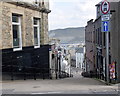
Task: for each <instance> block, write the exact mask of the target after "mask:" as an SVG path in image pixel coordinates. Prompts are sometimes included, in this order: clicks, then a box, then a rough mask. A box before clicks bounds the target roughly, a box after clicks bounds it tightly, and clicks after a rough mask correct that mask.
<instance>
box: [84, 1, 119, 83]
mask: <svg viewBox="0 0 120 96" xmlns="http://www.w3.org/2000/svg"><path fill="white" fill-rule="evenodd" d="M119 5H120V1H118V2H110V25H111V26H110V32H109V67H110V65H111V64H113V63H115V78H114V79H111V78H110V77H109V79H110V81H111V82H116V83H117V82H120V69H119V68H120V64H119V62H120V53H119V49H120V44H119V36H120V34H119V33H120V32H119V30H120V29H119V25H120V24H119V19H120V10H119V9H120V8H119V7H120V6H119ZM100 7H101V2H100V3H98V4H97V5H96V8H97V10H96V11H97V14H96V19H95V21H94V22H93V20H90V21H88V24H87V26H86V38H87V39H86V63H88V64H89V65H90V64H91V63H90V62H88V61H90V60H88V58H90V57H94V58H92V59H91V60H93V61H94V62H92V65H90V66H91V67H93V65H94V67H93V69H95V70H96V77H97V78H99V79H103V80H106V79H107V78H106V75H107V70H106V33H105V32H101V14H102V13H101V11H100ZM93 27H94V28H93ZM90 31H91V32H92V31H93V34H91V35H89V34H90V33H89V32H90ZM90 36H91V37H94V42H93V43H91V44H90V43H88V40H89V38H90ZM89 44H90V45H89ZM91 46H93V54H91V56H88V54H89V55H90V52H89V51H90V48H91ZM88 64H87V65H88ZM87 68H88V67H87ZM90 70H91V69H90V68H88V70H87V71H90ZM109 73H110V69H109Z"/></svg>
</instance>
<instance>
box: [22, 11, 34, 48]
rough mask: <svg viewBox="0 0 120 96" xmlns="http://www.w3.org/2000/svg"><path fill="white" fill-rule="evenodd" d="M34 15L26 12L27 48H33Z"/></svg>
mask: <svg viewBox="0 0 120 96" xmlns="http://www.w3.org/2000/svg"><path fill="white" fill-rule="evenodd" d="M32 18H33V16H32V13H31V12H29V11H25V21H23V22H25V41H24V42H25V46H33V44H34V43H33V38H34V36H33V21H32Z"/></svg>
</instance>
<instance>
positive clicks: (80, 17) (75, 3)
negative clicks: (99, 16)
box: [49, 0, 101, 30]
mask: <svg viewBox="0 0 120 96" xmlns="http://www.w3.org/2000/svg"><path fill="white" fill-rule="evenodd" d="M49 1H50V10H51V13H50V14H49V30H53V29H58V28H61V29H62V28H67V27H84V26H86V24H87V21H88V20H90V19H95V18H96V7H95V5H96V4H97V3H99V2H100V1H101V0H49Z"/></svg>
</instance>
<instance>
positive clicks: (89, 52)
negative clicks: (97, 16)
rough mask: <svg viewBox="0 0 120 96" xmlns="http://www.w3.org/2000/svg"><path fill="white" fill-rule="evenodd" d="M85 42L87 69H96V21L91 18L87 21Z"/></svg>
mask: <svg viewBox="0 0 120 96" xmlns="http://www.w3.org/2000/svg"><path fill="white" fill-rule="evenodd" d="M85 43H86V46H85V47H86V51H85V52H86V56H85V57H86V71H88V72H90V71H93V70H94V67H95V62H94V58H95V56H94V21H93V19H91V20H90V21H88V22H87V26H86V27H85Z"/></svg>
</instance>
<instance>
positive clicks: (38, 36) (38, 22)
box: [33, 17, 40, 48]
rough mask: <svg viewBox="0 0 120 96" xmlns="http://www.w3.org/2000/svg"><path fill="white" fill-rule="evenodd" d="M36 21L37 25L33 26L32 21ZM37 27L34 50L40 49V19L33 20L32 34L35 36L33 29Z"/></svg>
mask: <svg viewBox="0 0 120 96" xmlns="http://www.w3.org/2000/svg"><path fill="white" fill-rule="evenodd" d="M35 19H36V20H37V25H35V24H34V20H35ZM35 27H37V38H38V41H37V42H38V44H37V45H36V44H35V37H34V48H40V18H35V17H34V18H33V34H34V35H35V32H34V28H35Z"/></svg>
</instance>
